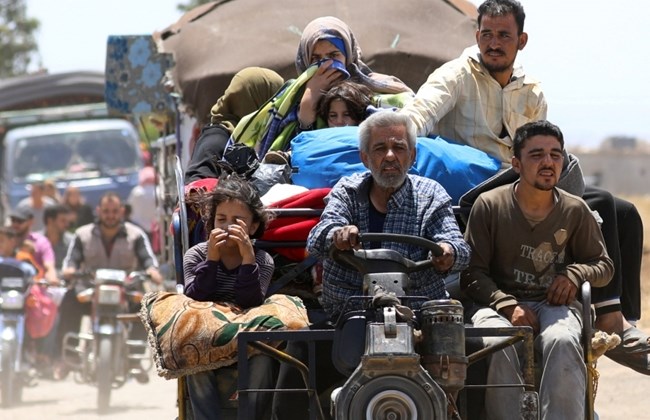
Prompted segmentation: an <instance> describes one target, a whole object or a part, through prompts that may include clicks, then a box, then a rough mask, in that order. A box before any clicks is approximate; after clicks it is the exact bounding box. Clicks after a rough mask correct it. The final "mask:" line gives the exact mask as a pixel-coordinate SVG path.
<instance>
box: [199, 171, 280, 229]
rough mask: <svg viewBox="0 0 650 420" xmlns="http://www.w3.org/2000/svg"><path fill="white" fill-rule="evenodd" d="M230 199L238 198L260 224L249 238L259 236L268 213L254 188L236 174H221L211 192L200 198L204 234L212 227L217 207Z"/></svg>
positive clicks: (267, 219)
mask: <svg viewBox="0 0 650 420" xmlns="http://www.w3.org/2000/svg"><path fill="white" fill-rule="evenodd" d="M231 200H238V201H241V202H242V203H244V204H246V205H247V206H248V209H249V210H250V212H251V213H252V215H253V222H258V223H259V224H260V225H259V227H258V228H257V230H256V231H255V232H254V233H253V234H252V235H250V236H251V238H261V237H262V235H263V234H264V231H265V230H266V225H267V224H268V223H269V220H270V214H269V213H268V212H267V211H266V210H265V209H264V204H263V203H262V200H261V199H260V196H259V194H258V192H257V190H256V189H255V188H253V186H252V185H251V184H250V183H249V182H248V181H246V180H245V179H243V178H241V177H240V176H238V175H237V174H225V173H224V174H222V175H221V176H220V177H219V181H218V183H217V186H216V187H215V188H214V190H212V191H211V192H208V193H206V195H205V196H204V197H203V198H202V199H201V203H202V204H203V206H202V207H203V211H201V214H202V215H203V223H204V224H205V231H206V235H209V234H210V232H211V231H212V229H214V217H215V215H216V213H217V207H218V206H219V204H221V203H225V202H228V201H231Z"/></svg>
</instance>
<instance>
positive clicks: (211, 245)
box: [208, 228, 228, 261]
mask: <svg viewBox="0 0 650 420" xmlns="http://www.w3.org/2000/svg"><path fill="white" fill-rule="evenodd" d="M227 239H228V232H227V231H225V230H223V229H221V228H214V229H212V230H211V231H210V236H208V260H211V261H219V260H221V248H222V247H223V245H224V244H225V243H226V240H227Z"/></svg>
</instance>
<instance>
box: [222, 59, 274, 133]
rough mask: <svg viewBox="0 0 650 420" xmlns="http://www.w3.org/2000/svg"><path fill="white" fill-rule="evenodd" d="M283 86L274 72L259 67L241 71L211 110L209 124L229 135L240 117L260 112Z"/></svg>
mask: <svg viewBox="0 0 650 420" xmlns="http://www.w3.org/2000/svg"><path fill="white" fill-rule="evenodd" d="M283 83H284V80H283V79H282V77H280V75H279V74H277V73H276V72H274V71H273V70H269V69H265V68H262V67H247V68H245V69H243V70H240V71H239V72H237V74H235V75H234V76H233V78H232V81H231V82H230V85H228V88H226V91H225V92H224V94H223V96H222V97H221V98H219V100H218V101H217V103H216V104H215V105H214V106H213V107H212V109H211V110H210V115H211V116H212V118H211V119H210V122H211V123H212V124H221V125H222V126H224V127H225V128H226V130H228V131H229V132H230V133H232V132H233V130H234V129H235V126H236V125H237V123H238V122H239V120H240V119H241V118H242V117H243V116H245V115H248V114H250V113H251V112H254V111H256V110H257V109H259V108H260V107H261V106H262V105H263V104H264V103H265V102H266V101H267V100H269V99H270V98H271V97H272V96H273V95H274V94H275V93H276V92H277V91H278V90H279V89H280V88H281V87H282V84H283Z"/></svg>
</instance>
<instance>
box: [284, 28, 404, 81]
mask: <svg viewBox="0 0 650 420" xmlns="http://www.w3.org/2000/svg"><path fill="white" fill-rule="evenodd" d="M337 38H338V39H339V40H341V41H343V43H344V44H345V51H341V52H343V53H344V54H345V67H346V68H347V70H348V72H349V73H350V76H351V78H352V80H353V81H355V82H357V83H361V84H364V85H366V86H368V87H369V88H370V89H371V90H372V91H373V92H375V93H400V92H412V90H411V88H409V87H408V86H406V85H405V84H404V82H402V81H401V80H399V79H398V78H396V77H394V76H388V75H385V74H381V73H374V72H373V71H372V70H370V68H369V67H368V66H367V65H366V64H365V63H364V62H363V61H361V47H359V45H358V44H357V40H356V38H355V37H354V34H353V33H352V31H351V30H350V27H349V26H348V25H347V24H346V23H345V22H343V21H341V20H340V19H338V18H335V17H333V16H325V17H320V18H316V19H314V20H312V21H311V22H309V23H308V24H307V26H306V27H305V29H304V30H303V31H302V37H301V38H300V46H299V48H298V54H297V56H296V70H297V71H298V74H301V73H302V72H304V71H305V70H306V69H307V67H309V66H310V65H311V64H312V63H311V56H312V53H313V51H314V46H315V45H316V43H317V42H318V41H321V40H327V41H330V42H332V44H335V42H338V41H337V40H336V39H337ZM339 49H340V48H339Z"/></svg>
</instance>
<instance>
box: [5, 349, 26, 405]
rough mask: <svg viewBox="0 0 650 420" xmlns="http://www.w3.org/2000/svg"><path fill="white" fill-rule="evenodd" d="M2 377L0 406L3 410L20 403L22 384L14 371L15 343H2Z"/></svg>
mask: <svg viewBox="0 0 650 420" xmlns="http://www.w3.org/2000/svg"><path fill="white" fill-rule="evenodd" d="M0 357H1V358H2V359H1V360H2V366H1V367H0V369H2V375H1V376H2V377H1V378H0V387H1V389H0V405H2V407H4V408H8V407H11V406H13V405H14V404H15V403H18V402H20V399H21V394H22V392H21V391H22V389H21V386H22V384H21V383H20V377H19V376H18V374H17V372H16V371H15V370H14V369H15V366H16V342H15V341H3V342H2V354H1V355H0Z"/></svg>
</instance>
